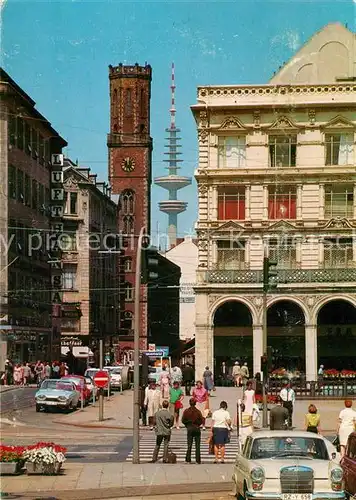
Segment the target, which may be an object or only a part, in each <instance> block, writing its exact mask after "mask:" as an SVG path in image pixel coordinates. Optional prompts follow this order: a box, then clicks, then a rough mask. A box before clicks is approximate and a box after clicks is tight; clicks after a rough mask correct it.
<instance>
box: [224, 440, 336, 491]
mask: <svg viewBox="0 0 356 500" xmlns="http://www.w3.org/2000/svg"><path fill="white" fill-rule="evenodd" d="M232 480H233V483H234V490H235V491H234V493H235V494H236V496H238V497H239V498H246V499H253V498H256V499H257V498H259V499H262V498H263V500H269V499H273V500H294V499H295V500H297V499H300V500H313V499H319V498H320V499H327V498H328V499H331V498H332V499H333V500H336V499H339V500H344V499H345V498H346V496H345V492H344V491H343V483H342V481H343V470H342V468H341V467H340V465H339V456H338V454H337V452H336V449H335V447H334V446H333V445H332V444H331V443H330V441H328V440H327V439H325V438H323V437H322V436H320V435H317V434H312V433H309V432H299V431H257V432H254V433H252V434H251V435H250V436H248V437H247V439H246V442H245V445H244V447H243V450H242V452H240V453H238V454H237V457H236V462H235V466H234V470H233V475H232Z"/></svg>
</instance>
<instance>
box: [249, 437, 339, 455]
mask: <svg viewBox="0 0 356 500" xmlns="http://www.w3.org/2000/svg"><path fill="white" fill-rule="evenodd" d="M283 457H285V458H286V457H309V458H314V459H318V460H329V454H328V450H327V448H326V445H325V443H324V441H323V440H322V439H319V438H313V437H310V438H309V437H271V438H257V439H254V441H253V445H252V449H251V454H250V459H251V460H259V459H263V458H272V459H276V458H277V459H278V458H283Z"/></svg>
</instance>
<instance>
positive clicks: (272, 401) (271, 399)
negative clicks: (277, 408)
mask: <svg viewBox="0 0 356 500" xmlns="http://www.w3.org/2000/svg"><path fill="white" fill-rule="evenodd" d="M255 398H256V403H257V404H259V403H263V396H262V395H261V394H256V396H255ZM276 402H277V396H274V395H272V394H268V395H267V404H275V403H276Z"/></svg>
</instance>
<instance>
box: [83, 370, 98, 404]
mask: <svg viewBox="0 0 356 500" xmlns="http://www.w3.org/2000/svg"><path fill="white" fill-rule="evenodd" d="M85 382H86V384H87V387H88V389H89V390H90V392H91V397H92V398H93V395H94V398H95V399H96V397H97V392H98V390H97V387H96V385H95V384H94V381H93V379H92V378H91V377H90V376H89V375H86V376H85Z"/></svg>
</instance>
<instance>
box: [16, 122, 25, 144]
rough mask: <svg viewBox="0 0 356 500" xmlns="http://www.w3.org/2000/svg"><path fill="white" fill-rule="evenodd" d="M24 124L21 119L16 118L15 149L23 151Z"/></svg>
mask: <svg viewBox="0 0 356 500" xmlns="http://www.w3.org/2000/svg"><path fill="white" fill-rule="evenodd" d="M23 140H24V123H23V119H22V118H17V147H18V148H19V149H23Z"/></svg>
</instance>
